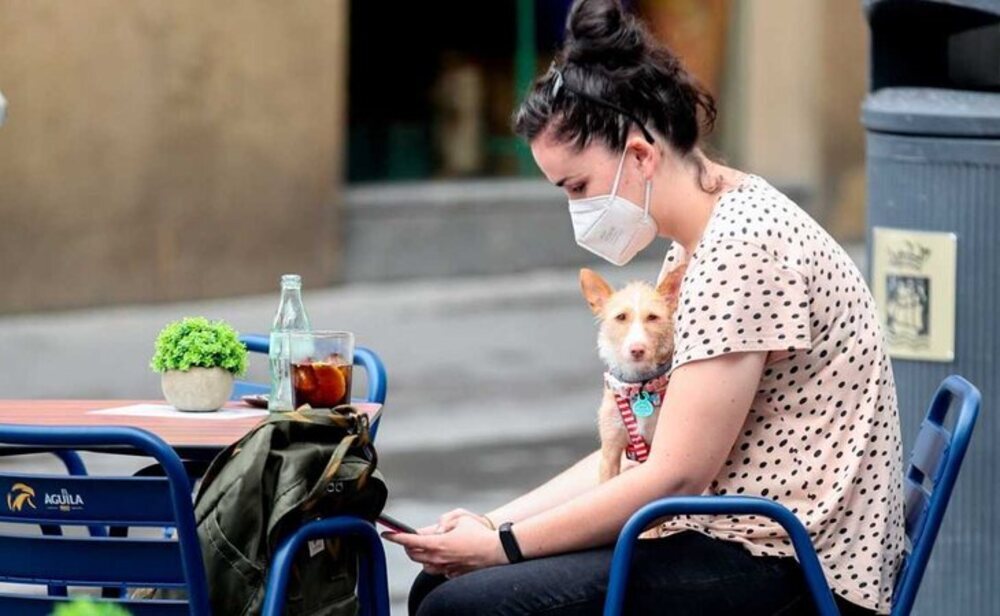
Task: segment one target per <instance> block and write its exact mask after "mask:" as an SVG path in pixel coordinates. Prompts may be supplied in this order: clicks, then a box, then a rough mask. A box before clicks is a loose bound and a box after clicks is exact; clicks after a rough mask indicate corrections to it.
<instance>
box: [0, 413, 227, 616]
mask: <svg viewBox="0 0 1000 616" xmlns="http://www.w3.org/2000/svg"><path fill="white" fill-rule="evenodd" d="M0 445H5V446H7V445H9V446H17V447H27V448H35V449H39V448H46V449H50V450H52V451H54V452H55V451H62V450H65V449H95V450H108V451H112V452H114V451H121V450H122V449H123V448H130V449H136V450H139V451H142V452H143V453H145V454H146V455H149V456H151V457H153V458H155V459H156V460H157V462H159V464H160V465H161V466H162V468H163V469H164V473H165V475H166V476H165V477H162V478H159V477H95V476H86V475H83V476H60V475H41V474H21V473H18V474H13V473H3V474H0V494H5V495H6V501H7V502H6V505H7V507H6V509H2V508H0V522H5V523H15V524H42V525H46V526H60V527H61V526H89V527H94V526H99V527H104V526H106V525H113V526H149V527H160V526H173V527H175V528H176V529H177V537H178V538H177V540H176V541H172V540H164V539H127V538H114V537H106V536H104V537H94V536H90V537H63V536H49V535H42V536H37V535H34V536H32V535H7V534H3V535H0V580H2V581H5V582H17V583H25V584H47V585H50V587H51V585H58V586H90V587H104V588H107V587H115V588H118V589H121V590H124V589H125V588H128V587H157V588H183V589H186V591H187V595H188V600H187V601H167V600H149V601H142V600H132V599H102V600H101V602H108V603H116V604H119V605H121V606H122V607H125V608H126V609H128V610H129V611H130V612H131V613H132V614H134V615H135V616H145V615H179V614H193V615H198V616H201V615H205V616H207V615H208V614H209V603H208V591H207V588H208V587H207V583H206V579H205V569H204V564H203V563H202V559H201V549H200V547H199V545H198V535H197V533H196V530H195V520H194V511H193V507H192V503H191V484H190V482H189V480H188V476H187V474H186V473H185V471H184V467H183V465H182V464H181V461H180V459H179V458H178V457H177V454H176V453H174V451H173V450H172V449H171V448H170V446H169V445H167V444H166V443H165V442H163V441H162V440H161V439H160V438H158V437H157V436H155V435H153V434H150V433H149V432H146V431H145V430H140V429H137V428H129V427H65V428H56V427H50V426H11V425H0ZM61 601H65V598H64V597H60V596H51V595H49V596H45V595H26V594H22V595H19V594H13V593H2V594H0V613H2V614H24V615H28V616H32V615H35V614H38V615H48V614H50V613H51V612H52V610H53V609H54V607H55V605H56V604H58V603H60V602H61Z"/></svg>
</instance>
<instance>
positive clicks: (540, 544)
mask: <svg viewBox="0 0 1000 616" xmlns="http://www.w3.org/2000/svg"><path fill="white" fill-rule="evenodd" d="M766 357H767V353H765V352H749V353H732V354H727V355H723V356H721V357H716V358H713V359H707V360H702V361H695V362H691V363H689V364H685V365H683V366H681V367H679V368H677V369H676V370H674V372H673V374H672V375H671V378H670V386H669V387H668V389H667V395H666V400H665V401H664V404H663V408H662V409H661V410H660V420H659V422H657V426H656V433H655V434H654V436H653V443H654V445H653V447H652V451H651V452H650V455H649V458H648V460H647V461H646V463H645V464H642V465H640V466H638V467H637V468H635V469H633V470H632V471H630V472H628V473H622V474H620V475H618V476H617V477H614V478H613V479H611V480H610V481H607V482H605V483H603V484H601V485H599V486H597V487H596V488H595V489H593V490H590V491H587V492H584V493H582V494H579V495H577V496H576V497H574V498H572V499H571V500H567V501H565V502H563V503H561V504H558V505H555V506H554V507H552V508H550V509H548V510H547V511H543V512H540V513H537V514H535V515H533V516H531V517H529V518H526V519H524V520H522V521H520V522H518V523H517V524H515V525H514V528H513V531H514V535H515V536H516V537H517V540H518V543H519V544H520V547H521V551H522V552H523V553H524V555H525V557H528V558H531V557H537V556H545V555H549V554H559V553H564V552H570V551H574V550H580V549H584V548H588V547H592V546H596V545H607V544H610V543H613V542H614V540H615V538H616V537H617V536H618V533H619V531H620V530H621V528H622V526H624V525H625V522H626V521H627V520H628V518H629V517H630V516H631V515H632V514H633V513H635V511H636V510H637V509H639V508H640V507H642V506H643V505H645V504H646V503H649V502H651V501H653V500H656V499H657V498H661V497H664V496H671V495H679V494H701V493H702V492H703V491H704V490H705V488H706V487H707V486H708V484H709V483H710V482H711V481H712V479H713V478H714V477H715V476H716V475H717V474H718V472H719V469H720V468H721V467H722V464H723V462H725V460H726V457H727V456H728V455H729V452H730V450H731V449H732V447H733V444H734V443H735V442H736V438H737V437H738V436H739V431H740V428H741V427H742V426H743V422H744V421H745V420H746V416H747V413H748V412H749V410H750V405H751V404H752V403H753V399H754V396H755V394H756V392H757V387H758V384H759V383H760V377H761V373H762V371H763V368H764V362H765V359H766ZM584 520H585V521H586V523H583V522H582V521H584Z"/></svg>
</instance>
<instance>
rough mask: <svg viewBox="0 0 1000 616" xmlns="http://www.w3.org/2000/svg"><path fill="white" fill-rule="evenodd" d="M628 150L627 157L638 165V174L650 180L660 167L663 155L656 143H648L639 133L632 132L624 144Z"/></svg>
mask: <svg viewBox="0 0 1000 616" xmlns="http://www.w3.org/2000/svg"><path fill="white" fill-rule="evenodd" d="M625 147H627V148H628V152H629V156H634V157H635V159H636V162H638V163H639V172H640V173H642V177H643V178H645V179H646V180H651V179H652V178H653V176H654V175H656V170H657V168H659V166H660V160H661V159H662V158H663V154H662V152H661V150H660V146H659V144H658V142H653V143H650V142H648V141H646V139H645V138H644V137H643V136H642V134H641V133H639V132H634V133H633V134H632V135H630V136H629V138H628V141H627V142H626V144H625Z"/></svg>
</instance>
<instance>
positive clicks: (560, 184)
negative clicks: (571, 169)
mask: <svg viewBox="0 0 1000 616" xmlns="http://www.w3.org/2000/svg"><path fill="white" fill-rule="evenodd" d="M571 177H573V176H572V175H567V176H566V177H564V178H563V179H561V180H559V181H558V182H556V187H557V188H562V187H563V184H565V183H566V182H568V181H569V179H570V178H571Z"/></svg>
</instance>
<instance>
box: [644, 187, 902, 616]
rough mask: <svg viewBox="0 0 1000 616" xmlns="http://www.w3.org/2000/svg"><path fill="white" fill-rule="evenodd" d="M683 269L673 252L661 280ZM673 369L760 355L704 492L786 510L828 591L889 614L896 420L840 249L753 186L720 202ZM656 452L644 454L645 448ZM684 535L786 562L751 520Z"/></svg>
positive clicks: (866, 307) (691, 276)
mask: <svg viewBox="0 0 1000 616" xmlns="http://www.w3.org/2000/svg"><path fill="white" fill-rule="evenodd" d="M684 259H685V255H684V249H683V247H681V246H680V245H679V244H677V243H676V242H675V243H674V245H673V246H672V247H671V249H670V251H669V252H668V254H667V257H666V261H665V262H664V266H663V271H662V272H661V274H660V275H661V278H662V276H663V275H665V274H666V273H667V272H669V271H670V270H671V269H672V268H674V267H676V266H677V265H678V263H680V262H681V261H683V260H684ZM674 336H675V347H676V349H675V353H674V357H673V365H672V369H676V368H677V367H678V366H682V365H684V364H686V363H688V362H692V361H698V360H703V359H706V358H710V357H715V356H718V355H723V354H725V353H735V352H739V351H767V352H768V359H767V363H766V365H765V367H764V373H763V375H762V378H761V381H760V385H759V388H758V390H757V394H756V396H755V398H754V401H753V406H752V407H751V409H750V413H749V415H748V416H747V419H746V423H745V424H744V426H743V429H742V430H741V431H740V436H739V437H738V439H737V441H736V444H735V446H734V447H733V449H732V451H731V452H730V454H729V456H728V459H727V460H726V462H725V464H724V465H723V467H722V469H721V471H720V472H719V474H718V476H717V477H716V478H715V479H714V481H712V483H711V485H710V486H709V489H708V493H710V494H742V495H755V496H763V497H765V498H771V499H774V500H776V501H778V502H780V503H781V504H783V505H785V506H786V507H788V508H789V509H791V510H792V512H794V513H795V515H796V516H797V517H798V518H799V520H801V521H802V522H803V523H804V524H805V526H806V528H807V529H808V531H809V534H810V536H811V537H812V541H813V544H814V545H815V546H816V549H817V551H818V553H819V558H820V562H821V563H822V564H823V567H824V570H825V572H826V576H827V579H828V581H829V582H830V584H831V586H832V587H833V589H834V591H835V592H836V593H838V594H840V595H842V596H843V597H845V598H846V599H848V600H849V601H851V602H853V603H855V604H858V605H861V606H864V607H867V608H869V609H874V610H876V611H879V612H888V611H889V602H890V598H891V596H892V587H893V582H894V579H895V574H896V569H897V565H898V563H899V561H900V557H901V553H902V550H903V500H902V471H901V458H902V453H901V445H900V431H899V417H898V414H897V407H896V389H895V383H894V381H893V375H892V367H891V365H890V364H889V360H888V358H887V357H886V354H885V348H884V342H883V336H882V333H881V330H880V328H879V324H878V321H877V318H876V314H875V306H874V300H873V299H872V296H871V294H870V293H869V291H868V287H867V286H866V284H865V282H864V279H863V278H862V276H861V274H860V273H859V272H858V270H857V268H856V267H855V266H854V264H853V262H852V261H851V259H850V258H849V257H848V255H847V254H846V253H845V252H844V250H843V249H842V248H841V247H840V246H839V245H838V244H837V243H836V241H835V240H834V239H833V238H832V237H830V235H828V234H827V233H826V231H824V230H823V228H822V227H820V226H819V224H817V223H816V221H814V220H813V219H812V218H810V217H809V216H808V215H807V214H806V213H805V212H804V211H802V210H801V209H800V208H799V207H798V206H796V205H795V204H794V203H793V202H791V201H790V200H789V199H788V198H787V197H785V196H784V195H783V194H782V193H780V192H779V191H778V190H776V189H775V188H774V187H773V186H771V185H770V184H768V183H767V182H766V181H765V180H764V179H763V178H760V177H758V176H755V175H749V176H747V177H746V179H745V180H744V181H743V182H742V184H741V185H740V186H739V187H738V188H735V189H733V190H730V191H728V192H726V193H723V194H722V195H721V196H720V197H719V200H718V201H717V203H716V206H715V209H714V210H713V212H712V215H711V217H710V219H709V222H708V225H707V227H706V229H705V232H704V234H703V236H702V238H701V240H700V242H699V244H698V245H697V247H696V248H695V250H694V252H693V253H692V255H691V257H690V263H689V266H688V270H687V273H686V274H685V276H684V280H683V282H682V284H681V295H680V301H679V306H678V310H677V314H676V316H675V334H674ZM654 446H655V445H654ZM683 529H693V530H697V531H699V532H702V533H705V534H707V535H709V536H712V537H716V538H719V539H725V540H730V541H737V542H739V543H742V544H743V545H744V546H746V547H747V548H748V549H749V550H750V551H751V552H752V553H753V554H756V555H763V554H767V555H775V556H792V555H793V554H794V551H793V549H792V547H791V543H790V541H789V540H788V537H787V535H786V533H785V532H784V531H783V529H782V528H781V527H780V526H779V525H778V524H776V523H774V522H772V521H770V520H767V519H763V518H760V517H757V516H732V517H721V516H716V517H709V516H688V517H682V518H676V519H673V520H672V521H669V522H666V523H664V524H662V525H661V526H660V528H659V533H660V535H661V536H662V535H665V534H670V533H672V532H677V531H679V530H683Z"/></svg>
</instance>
